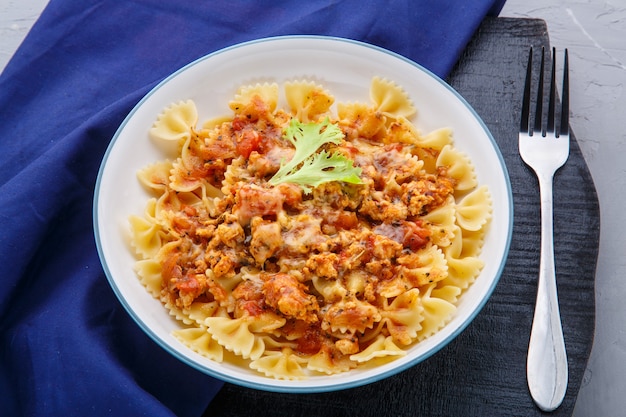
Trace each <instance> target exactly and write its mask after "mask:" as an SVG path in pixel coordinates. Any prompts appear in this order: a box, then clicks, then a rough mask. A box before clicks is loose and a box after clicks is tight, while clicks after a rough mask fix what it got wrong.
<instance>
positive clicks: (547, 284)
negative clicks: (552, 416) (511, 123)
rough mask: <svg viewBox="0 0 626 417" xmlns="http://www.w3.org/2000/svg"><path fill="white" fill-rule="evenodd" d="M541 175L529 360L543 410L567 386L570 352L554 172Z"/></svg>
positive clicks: (553, 405) (535, 393) (552, 405)
mask: <svg viewBox="0 0 626 417" xmlns="http://www.w3.org/2000/svg"><path fill="white" fill-rule="evenodd" d="M538 178H539V189H540V194H541V258H540V261H539V282H538V286H537V301H536V305H535V314H534V317H533V325H532V329H531V333H530V342H529V345H528V358H527V363H526V371H527V379H528V388H529V390H530V393H531V395H532V397H533V400H534V401H535V403H536V404H537V406H538V407H539V408H540V409H542V410H543V411H553V410H555V409H556V408H557V407H558V406H559V405H560V404H561V402H562V401H563V398H564V396H565V391H566V389H567V379H568V370H567V354H566V351H565V341H564V339H563V329H562V327H561V317H560V313H559V303H558V297H557V287H556V273H555V267H554V241H553V226H552V221H553V214H552V213H553V211H552V175H544V176H541V175H540V174H538Z"/></svg>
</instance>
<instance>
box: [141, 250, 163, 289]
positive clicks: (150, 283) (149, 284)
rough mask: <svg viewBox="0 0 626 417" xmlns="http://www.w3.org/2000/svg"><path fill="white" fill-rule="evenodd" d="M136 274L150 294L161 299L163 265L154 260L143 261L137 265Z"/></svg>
mask: <svg viewBox="0 0 626 417" xmlns="http://www.w3.org/2000/svg"><path fill="white" fill-rule="evenodd" d="M135 273H136V274H137V276H138V277H139V281H140V282H141V284H142V285H143V286H144V287H146V289H147V290H148V292H149V293H150V294H152V296H153V297H154V298H157V299H158V298H160V296H161V289H162V287H163V277H162V276H161V264H160V263H159V262H157V261H156V260H154V259H142V260H140V261H137V262H136V263H135Z"/></svg>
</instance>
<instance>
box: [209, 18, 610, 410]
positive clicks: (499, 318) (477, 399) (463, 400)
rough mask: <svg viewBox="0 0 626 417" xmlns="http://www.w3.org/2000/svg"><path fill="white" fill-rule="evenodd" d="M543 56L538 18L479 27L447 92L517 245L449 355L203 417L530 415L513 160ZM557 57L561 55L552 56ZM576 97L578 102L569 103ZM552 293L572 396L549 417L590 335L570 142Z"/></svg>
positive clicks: (519, 200) (576, 377)
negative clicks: (530, 82) (531, 69)
mask: <svg viewBox="0 0 626 417" xmlns="http://www.w3.org/2000/svg"><path fill="white" fill-rule="evenodd" d="M531 45H533V46H535V47H539V49H540V48H541V46H544V47H549V38H548V32H547V27H546V24H545V22H544V21H542V20H537V19H511V18H489V19H486V20H485V21H484V22H483V24H482V25H481V27H480V28H479V30H478V32H477V33H476V35H475V36H474V38H473V40H472V41H471V43H470V44H469V45H468V47H467V48H466V50H465V51H464V53H463V56H462V57H461V59H460V61H459V63H458V65H457V66H456V67H455V69H454V71H453V72H452V74H451V75H450V77H449V79H448V82H449V83H450V85H452V86H453V87H454V88H455V89H456V90H457V91H458V92H459V93H460V94H461V95H462V96H463V97H464V98H465V99H466V100H467V101H468V102H469V103H470V104H471V105H472V106H473V107H474V109H475V110H476V111H477V113H478V114H479V115H480V117H481V118H482V119H483V120H484V122H485V123H486V125H487V126H488V128H489V129H490V131H491V132H492V134H493V136H494V138H495V140H496V142H497V143H498V145H499V147H500V150H501V152H502V155H503V156H504V159H505V162H506V165H507V169H508V171H509V176H510V179H511V183H512V187H513V200H514V210H515V220H514V227H513V240H512V243H511V249H510V253H509V257H508V260H507V263H506V267H505V268H504V271H503V274H502V277H501V279H500V282H499V284H498V286H497V287H496V289H495V291H494V293H493V295H492V297H491V299H490V300H489V302H488V303H487V304H486V305H485V307H484V308H483V310H482V311H481V312H480V314H479V315H478V316H477V317H476V319H475V320H474V321H473V322H472V323H471V324H470V325H469V326H468V327H467V329H466V330H465V331H464V332H462V333H461V334H460V335H459V336H458V337H457V338H456V339H455V340H453V341H452V342H451V343H450V344H449V345H448V346H446V347H445V348H444V349H442V350H441V351H439V352H438V353H437V354H435V355H434V356H433V357H431V358H429V359H427V360H426V361H424V362H422V363H420V364H417V365H416V366H414V367H413V368H411V369H409V370H406V371H404V372H402V373H400V374H398V375H395V376H393V377H390V378H387V379H385V380H382V381H379V382H376V383H373V384H369V385H366V386H363V387H359V388H354V389H349V390H343V391H338V392H331V393H317V394H282V393H272V392H266V391H257V390H252V389H247V388H243V387H239V386H235V385H232V384H226V385H225V386H224V388H223V389H222V390H221V391H220V392H219V393H218V395H217V396H216V397H215V398H214V400H213V401H212V402H211V404H210V405H209V407H208V408H207V410H206V413H205V415H206V416H246V415H250V416H289V417H294V416H343V415H345V416H376V417H380V416H411V417H414V416H513V415H514V416H535V415H542V412H541V411H540V410H539V409H538V408H537V407H536V406H535V405H534V404H533V401H532V399H531V397H530V394H529V392H528V388H527V384H526V350H527V346H528V338H529V334H530V327H531V322H532V315H533V310H534V301H535V295H536V288H537V271H538V267H539V242H540V207H539V193H538V188H537V187H538V184H537V180H536V178H535V176H534V174H533V172H532V171H531V170H530V169H529V168H527V167H526V166H525V165H524V163H523V162H522V160H521V159H520V157H519V154H518V151H517V132H518V126H519V115H520V108H521V97H522V88H523V84H524V75H525V70H526V62H527V58H528V50H529V47H530V46H531ZM555 46H556V47H557V48H558V49H559V50H562V48H563V47H566V46H567V45H555ZM572 94H575V92H572ZM554 187H555V191H554V199H555V204H554V211H555V213H554V214H555V224H554V233H555V254H556V261H555V262H556V268H557V276H558V291H559V298H560V305H561V316H562V320H563V329H564V333H565V343H566V348H567V354H568V363H569V385H568V390H567V394H566V397H565V400H564V402H563V404H562V406H561V407H560V408H559V409H558V410H557V411H555V412H553V413H552V415H554V416H569V415H571V414H572V412H573V409H574V405H575V402H576V397H577V394H578V391H579V389H580V385H581V382H582V378H583V374H584V371H585V367H586V365H587V360H588V358H589V353H590V350H591V345H592V342H593V333H594V318H595V304H594V299H595V298H594V277H595V269H596V261H597V256H598V242H599V234H600V214H599V207H598V200H597V196H596V192H595V187H594V184H593V181H592V178H591V176H590V173H589V170H588V168H587V165H586V163H585V161H584V159H583V156H582V154H581V152H580V148H579V147H578V144H577V142H576V139H575V137H572V143H571V154H570V158H569V160H568V162H567V164H566V165H565V166H564V167H563V168H562V169H561V170H560V171H559V172H558V173H557V175H556V176H555V181H554Z"/></svg>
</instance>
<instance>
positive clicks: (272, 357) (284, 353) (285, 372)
mask: <svg viewBox="0 0 626 417" xmlns="http://www.w3.org/2000/svg"><path fill="white" fill-rule="evenodd" d="M306 362H307V360H306V359H305V358H302V357H299V356H298V355H296V354H294V353H293V352H292V351H291V349H288V348H286V349H282V350H280V351H269V352H267V353H266V354H265V355H263V356H261V357H260V358H259V359H255V360H253V361H252V362H250V368H252V369H254V370H256V371H259V372H262V373H263V374H265V375H266V376H269V377H271V378H276V379H290V380H293V379H304V378H306V376H307V374H306V372H305V370H304V368H303V365H305V366H306Z"/></svg>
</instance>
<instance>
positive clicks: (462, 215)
mask: <svg viewBox="0 0 626 417" xmlns="http://www.w3.org/2000/svg"><path fill="white" fill-rule="evenodd" d="M490 217H491V196H490V194H489V190H488V189H487V187H486V186H482V187H479V188H476V189H475V190H474V191H472V192H471V193H469V194H468V195H466V196H465V197H463V198H462V199H461V201H460V202H459V203H457V205H456V221H457V224H458V225H459V226H461V228H462V229H464V230H469V231H471V232H476V231H478V230H481V229H482V228H483V226H484V225H485V224H486V223H487V221H489V218H490Z"/></svg>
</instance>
